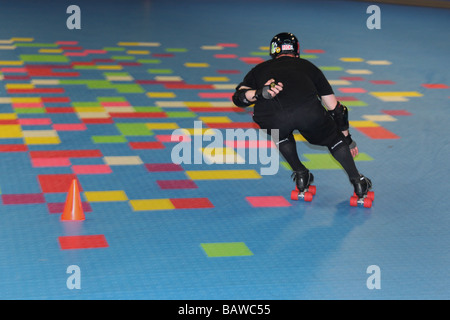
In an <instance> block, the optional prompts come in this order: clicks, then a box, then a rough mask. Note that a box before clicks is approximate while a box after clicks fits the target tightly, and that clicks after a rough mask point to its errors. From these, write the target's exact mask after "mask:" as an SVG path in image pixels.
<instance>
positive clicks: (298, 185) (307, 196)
mask: <svg viewBox="0 0 450 320" xmlns="http://www.w3.org/2000/svg"><path fill="white" fill-rule="evenodd" d="M291 177H292V179H293V180H294V181H295V190H292V191H291V199H292V200H299V199H303V200H304V201H308V202H309V201H312V199H313V196H314V195H315V194H316V186H312V185H311V183H313V182H314V176H313V175H312V173H310V172H309V171H302V172H300V171H294V172H293V173H292V176H291Z"/></svg>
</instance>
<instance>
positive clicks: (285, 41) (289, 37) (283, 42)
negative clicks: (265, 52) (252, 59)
mask: <svg viewBox="0 0 450 320" xmlns="http://www.w3.org/2000/svg"><path fill="white" fill-rule="evenodd" d="M283 53H293V54H295V55H296V56H297V57H298V56H300V44H299V43H298V39H297V37H296V36H294V35H293V34H292V33H290V32H282V33H279V34H277V35H276V36H275V37H273V38H272V41H270V56H271V57H272V58H275V57H277V56H278V55H280V54H283Z"/></svg>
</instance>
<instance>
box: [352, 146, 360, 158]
mask: <svg viewBox="0 0 450 320" xmlns="http://www.w3.org/2000/svg"><path fill="white" fill-rule="evenodd" d="M350 152H351V154H352V157H353V158H354V157H356V156H357V155H358V153H359V150H358V147H354V148H353V149H350Z"/></svg>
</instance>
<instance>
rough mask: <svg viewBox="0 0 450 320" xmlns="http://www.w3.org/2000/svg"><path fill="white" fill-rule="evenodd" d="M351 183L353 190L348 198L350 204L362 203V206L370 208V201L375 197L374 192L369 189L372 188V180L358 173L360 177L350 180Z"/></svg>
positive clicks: (353, 205) (354, 205)
mask: <svg viewBox="0 0 450 320" xmlns="http://www.w3.org/2000/svg"><path fill="white" fill-rule="evenodd" d="M351 183H352V184H353V187H354V190H355V191H354V192H353V196H352V197H351V198H350V205H351V206H352V207H357V206H358V205H363V206H364V208H371V207H372V202H373V201H374V199H375V193H374V192H373V191H369V190H370V189H372V181H370V179H369V178H366V177H364V176H363V175H362V174H360V177H359V178H358V179H356V180H352V181H351Z"/></svg>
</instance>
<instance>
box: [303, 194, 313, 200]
mask: <svg viewBox="0 0 450 320" xmlns="http://www.w3.org/2000/svg"><path fill="white" fill-rule="evenodd" d="M303 199H304V200H305V201H308V202H310V201H312V199H313V194H312V193H311V192H305V195H304V198H303Z"/></svg>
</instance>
